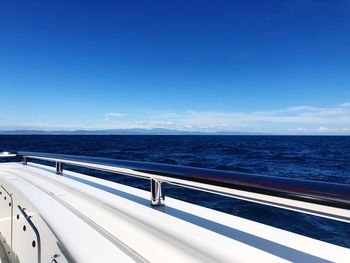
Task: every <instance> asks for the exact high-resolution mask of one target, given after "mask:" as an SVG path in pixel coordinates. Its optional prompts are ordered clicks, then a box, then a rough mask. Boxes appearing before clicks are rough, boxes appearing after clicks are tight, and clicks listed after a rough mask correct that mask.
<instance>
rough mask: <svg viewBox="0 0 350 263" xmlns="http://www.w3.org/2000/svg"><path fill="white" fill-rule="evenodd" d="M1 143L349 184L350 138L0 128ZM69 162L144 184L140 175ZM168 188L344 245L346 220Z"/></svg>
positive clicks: (348, 242)
mask: <svg viewBox="0 0 350 263" xmlns="http://www.w3.org/2000/svg"><path fill="white" fill-rule="evenodd" d="M2 150H14V151H16V150H23V151H40V152H50V153H62V154H75V155H86V156H98V157H108V158H115V159H126V160H137V161H151V162H159V163H168V164H179V165H189V166H195V167H205V168H213V169H221V170H229V171H238V172H247V173H257V174H263V175H273V176H281V177H291V178H301V179H309V180H318V181H327V182H337V183H345V184H350V137H336V136H334V137H330V136H324V137H321V136H315V137H311V136H54V135H49V136H42V135H40V136H39V135H38V136H7V135H2V136H0V151H2ZM73 169H75V170H77V171H82V172H84V173H87V174H89V175H93V176H98V177H102V178H105V179H108V180H112V181H115V182H119V183H124V184H127V185H131V186H135V187H139V188H142V189H149V183H148V182H147V181H144V180H139V179H134V178H128V177H125V176H119V175H115V174H110V173H104V172H96V171H92V170H83V169H79V168H73ZM166 194H167V196H172V197H176V198H179V199H182V200H186V201H191V202H194V203H196V204H200V205H203V206H206V207H210V208H213V209H216V210H220V211H223V212H225V213H230V214H235V215H238V216H241V217H244V218H248V219H252V220H256V221H259V222H262V223H265V224H269V225H272V226H276V227H279V228H282V229H286V230H289V231H292V232H295V233H299V234H303V235H306V236H310V237H313V238H317V239H320V240H324V241H326V242H330V243H334V244H338V245H341V246H345V247H349V248H350V225H349V224H346V223H341V222H337V221H333V220H328V219H323V218H318V217H315V216H310V215H305V214H301V213H297V212H291V211H287V210H283V209H278V208H272V207H267V206H263V205H258V204H252V203H249V202H245V201H240V200H235V199H232V198H228V197H227V198H226V197H221V196H217V195H213V194H208V193H202V192H198V191H194V190H189V189H184V188H179V187H174V186H167V188H166Z"/></svg>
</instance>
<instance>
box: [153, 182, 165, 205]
mask: <svg viewBox="0 0 350 263" xmlns="http://www.w3.org/2000/svg"><path fill="white" fill-rule="evenodd" d="M151 205H152V206H163V205H165V195H164V191H163V187H162V182H161V181H158V180H156V179H154V178H151Z"/></svg>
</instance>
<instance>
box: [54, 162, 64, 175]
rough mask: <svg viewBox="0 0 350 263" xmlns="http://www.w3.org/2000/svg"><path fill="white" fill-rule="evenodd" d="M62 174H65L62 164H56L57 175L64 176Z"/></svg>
mask: <svg viewBox="0 0 350 263" xmlns="http://www.w3.org/2000/svg"><path fill="white" fill-rule="evenodd" d="M62 173H63V168H62V163H61V162H56V174H62Z"/></svg>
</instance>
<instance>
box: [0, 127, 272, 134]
mask: <svg viewBox="0 0 350 263" xmlns="http://www.w3.org/2000/svg"><path fill="white" fill-rule="evenodd" d="M0 135H272V134H267V133H252V132H239V131H217V132H202V131H180V130H170V129H162V128H155V129H104V130H73V131H65V130H53V131H46V130H0Z"/></svg>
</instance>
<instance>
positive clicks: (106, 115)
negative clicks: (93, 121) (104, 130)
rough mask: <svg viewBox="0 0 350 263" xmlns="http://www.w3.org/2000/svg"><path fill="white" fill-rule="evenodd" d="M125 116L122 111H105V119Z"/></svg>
mask: <svg viewBox="0 0 350 263" xmlns="http://www.w3.org/2000/svg"><path fill="white" fill-rule="evenodd" d="M123 116H125V114H124V113H120V112H107V113H105V121H109V120H111V119H114V118H119V117H123Z"/></svg>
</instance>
